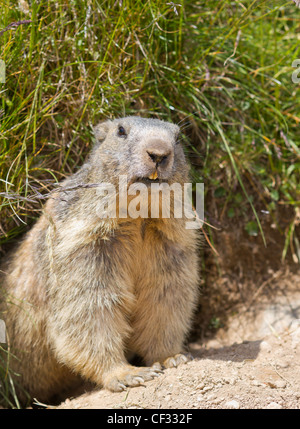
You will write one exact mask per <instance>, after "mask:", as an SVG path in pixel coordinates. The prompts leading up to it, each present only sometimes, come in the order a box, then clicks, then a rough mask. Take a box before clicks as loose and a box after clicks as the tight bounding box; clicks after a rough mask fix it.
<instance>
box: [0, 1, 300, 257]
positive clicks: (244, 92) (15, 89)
mask: <svg viewBox="0 0 300 429" xmlns="http://www.w3.org/2000/svg"><path fill="white" fill-rule="evenodd" d="M24 1H25V0H23V3H24ZM27 2H28V3H29V13H24V12H22V11H21V10H20V9H19V7H18V1H9V0H3V1H2V2H1V5H0V31H1V30H2V29H5V28H6V27H7V26H8V25H9V24H11V23H12V22H18V21H21V20H31V21H32V22H31V23H29V24H22V25H18V26H15V27H10V29H9V30H8V31H5V32H3V33H2V34H1V35H0V59H2V60H4V61H5V63H6V74H7V78H6V83H5V84H0V96H1V100H0V103H1V105H0V115H1V116H0V120H1V123H0V245H3V246H4V247H5V246H6V245H7V244H8V245H9V244H10V243H11V242H12V241H14V240H15V239H17V238H18V237H19V236H20V234H21V233H22V232H23V231H24V230H26V228H27V226H26V225H30V224H31V223H32V222H33V221H34V219H35V218H36V217H37V216H38V215H39V213H40V207H41V201H42V200H41V199H39V198H36V197H37V196H39V195H40V194H44V193H47V192H48V191H49V190H51V189H52V188H53V183H55V182H56V181H59V180H61V179H62V178H63V177H65V175H68V174H70V173H72V172H74V171H76V169H77V168H78V167H79V166H80V165H81V164H82V162H83V160H84V157H85V155H86V154H87V153H88V151H89V149H90V148H91V145H92V141H93V138H92V126H93V125H94V124H96V123H97V121H99V120H102V119H104V118H109V117H116V116H124V115H130V114H141V115H143V116H155V117H158V118H161V119H165V120H172V121H174V122H177V123H178V122H180V124H181V125H182V132H183V141H184V143H185V147H186V151H187V154H188V156H189V159H190V161H191V164H192V176H193V180H194V181H201V182H204V184H205V189H206V193H207V196H208V197H209V196H211V195H213V197H214V198H216V199H217V200H218V199H219V201H221V202H222V204H224V210H225V215H226V216H227V218H228V219H232V218H241V219H242V221H243V223H244V225H245V229H246V231H247V232H248V233H249V234H250V235H255V234H261V235H262V236H264V235H263V230H262V227H261V216H262V215H261V210H262V209H263V210H266V211H269V212H270V213H271V215H272V216H273V217H274V219H275V213H276V210H277V208H278V207H279V206H285V207H290V210H291V212H292V213H294V215H293V216H292V219H293V220H292V221H291V224H290V226H289V229H288V231H286V245H285V246H284V248H283V249H282V252H283V253H282V255H283V258H284V257H285V256H286V254H287V252H288V251H290V249H291V246H292V247H293V246H294V247H295V246H297V243H299V241H298V240H297V238H296V237H295V231H296V225H297V214H298V215H299V210H300V209H299V183H300V177H299V171H300V168H299V167H300V149H299V137H300V135H299V134H300V132H299V122H300V111H299V104H298V103H299V100H300V91H299V88H300V86H299V84H295V83H293V82H292V80H291V76H292V73H293V71H295V69H294V68H293V67H292V62H293V61H294V60H295V59H297V58H300V45H299V26H300V24H299V22H300V21H299V17H300V11H299V9H297V8H296V7H295V5H294V4H293V3H292V2H290V1H288V2H287V1H278V2H270V1H241V2H233V1H228V0H219V1H206V2H203V1H191V0H185V1H181V2H180V4H179V3H171V2H166V1H160V0H158V1H153V0H148V1H128V0H124V1H115V0H113V1H112V0H107V1H100V0H64V1H60V0H55V1H54V0H39V1H36V0H31V1H27ZM8 196H9V197H10V198H7V197H8ZM296 250H297V249H296ZM293 252H294V253H297V252H296V251H295V249H294V250H293ZM298 254H299V249H298Z"/></svg>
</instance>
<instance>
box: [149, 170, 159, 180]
mask: <svg viewBox="0 0 300 429" xmlns="http://www.w3.org/2000/svg"><path fill="white" fill-rule="evenodd" d="M157 177H158V176H157V171H156V170H155V172H154V173H152V174H150V176H149V179H150V180H155V179H157Z"/></svg>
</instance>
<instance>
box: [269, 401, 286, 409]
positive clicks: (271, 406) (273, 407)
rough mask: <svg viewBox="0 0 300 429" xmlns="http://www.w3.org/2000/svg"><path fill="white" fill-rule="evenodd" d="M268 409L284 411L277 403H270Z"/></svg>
mask: <svg viewBox="0 0 300 429" xmlns="http://www.w3.org/2000/svg"><path fill="white" fill-rule="evenodd" d="M267 408H268V409H269V410H280V409H282V406H281V405H279V404H277V402H270V404H268V405H267Z"/></svg>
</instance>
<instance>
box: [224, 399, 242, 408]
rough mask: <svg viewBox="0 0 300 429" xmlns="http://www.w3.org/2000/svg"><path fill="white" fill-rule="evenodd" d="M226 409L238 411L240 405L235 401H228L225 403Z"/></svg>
mask: <svg viewBox="0 0 300 429" xmlns="http://www.w3.org/2000/svg"><path fill="white" fill-rule="evenodd" d="M225 407H226V408H232V409H235V410H238V409H239V408H240V404H239V402H238V401H235V400H234V399H233V400H232V401H228V402H226V403H225Z"/></svg>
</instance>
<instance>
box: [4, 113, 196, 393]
mask: <svg viewBox="0 0 300 429" xmlns="http://www.w3.org/2000/svg"><path fill="white" fill-rule="evenodd" d="M120 124H121V125H122V126H123V127H124V128H125V130H126V135H125V136H124V135H123V136H122V135H118V132H119V131H118V130H119V128H118V127H119V126H120ZM178 130H179V129H178V127H177V126H176V125H173V124H169V123H166V122H163V121H159V120H151V119H141V118H137V117H128V118H124V119H119V120H114V121H107V122H105V123H103V124H100V125H99V126H98V127H97V128H96V130H95V135H96V139H97V142H96V144H95V147H94V149H93V150H92V152H91V154H90V156H89V158H88V160H87V162H86V163H85V164H84V165H83V166H82V167H81V169H80V170H79V171H78V172H77V173H76V174H74V175H73V176H71V177H69V178H68V179H67V180H65V181H64V182H63V183H62V188H61V189H60V190H59V191H58V192H56V193H55V194H54V195H53V197H52V198H50V199H49V200H48V202H47V204H46V205H45V208H44V214H43V215H42V216H41V218H40V219H39V221H38V222H37V223H36V225H35V226H34V227H33V228H32V230H31V231H30V232H29V233H28V234H27V236H26V237H25V240H24V241H23V242H22V244H21V245H20V247H19V248H18V250H17V251H16V252H15V254H14V255H13V257H12V260H11V261H10V263H9V264H7V267H6V268H4V271H5V272H6V275H5V277H4V298H5V299H2V304H1V307H0V309H1V310H2V314H1V313H0V318H2V319H4V320H5V323H6V326H7V337H8V343H9V347H10V350H11V352H12V353H13V354H14V355H16V356H17V357H18V359H19V360H17V359H14V358H11V362H10V365H11V368H12V369H13V370H14V371H16V372H17V373H20V374H21V382H22V385H23V387H24V389H25V390H27V391H28V392H29V394H30V395H31V396H32V397H35V398H37V399H38V400H40V401H47V400H49V398H51V396H52V395H54V394H56V393H57V392H59V391H61V390H62V389H63V388H66V387H68V386H71V385H72V384H73V383H75V382H76V381H77V379H78V376H81V377H83V378H84V379H87V380H90V381H92V382H94V383H96V384H97V385H100V386H104V387H106V388H109V389H111V390H116V391H117V390H122V389H123V388H125V387H126V386H134V385H138V384H140V383H142V382H143V381H146V380H149V379H151V378H153V377H154V376H156V375H158V373H159V366H158V365H154V366H153V367H151V366H152V365H153V364H155V363H156V362H161V363H164V365H165V366H176V365H177V364H178V363H180V362H184V361H186V359H185V358H184V356H183V355H182V352H183V344H184V339H185V337H186V334H187V332H188V330H189V328H190V324H191V318H192V314H193V309H194V307H195V304H196V302H197V289H198V288H197V284H198V261H197V251H196V248H197V233H196V232H195V230H188V229H186V228H185V219H184V218H183V219H177V218H174V217H171V219H163V218H159V219H151V218H148V219H142V218H137V219H130V218H127V219H126V218H124V219H121V218H117V219H100V218H99V216H97V204H98V203H99V196H98V194H97V188H96V187H90V188H89V187H82V186H81V184H82V183H84V184H97V183H103V182H110V183H113V184H116V185H117V184H118V178H119V175H127V176H128V179H129V182H130V183H132V182H135V181H136V180H138V179H140V178H144V177H149V175H150V174H151V173H152V172H153V169H154V167H153V166H154V164H153V159H152V158H150V155H149V154H148V152H149V151H150V152H151V151H153V152H154V153H155V154H156V153H159V151H160V149H161V150H162V152H163V153H166V154H167V159H166V160H165V161H164V163H163V162H162V163H161V164H159V165H158V164H157V165H156V167H157V171H158V175H159V179H160V180H165V181H167V182H168V183H173V182H179V183H184V182H188V168H187V164H186V161H185V158H184V154H183V150H182V148H181V146H180V144H176V137H177V133H178ZM157 151H158V152H157ZM159 154H160V153H159ZM151 156H152V155H151ZM64 190H65V191H64ZM128 201H130V197H129V199H128ZM129 352H131V353H135V354H138V355H139V356H141V357H142V358H143V360H144V362H145V365H146V366H145V367H134V366H131V365H130V364H129V363H128V361H127V359H126V356H127V355H128V354H129ZM173 356H175V357H174V358H173Z"/></svg>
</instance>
